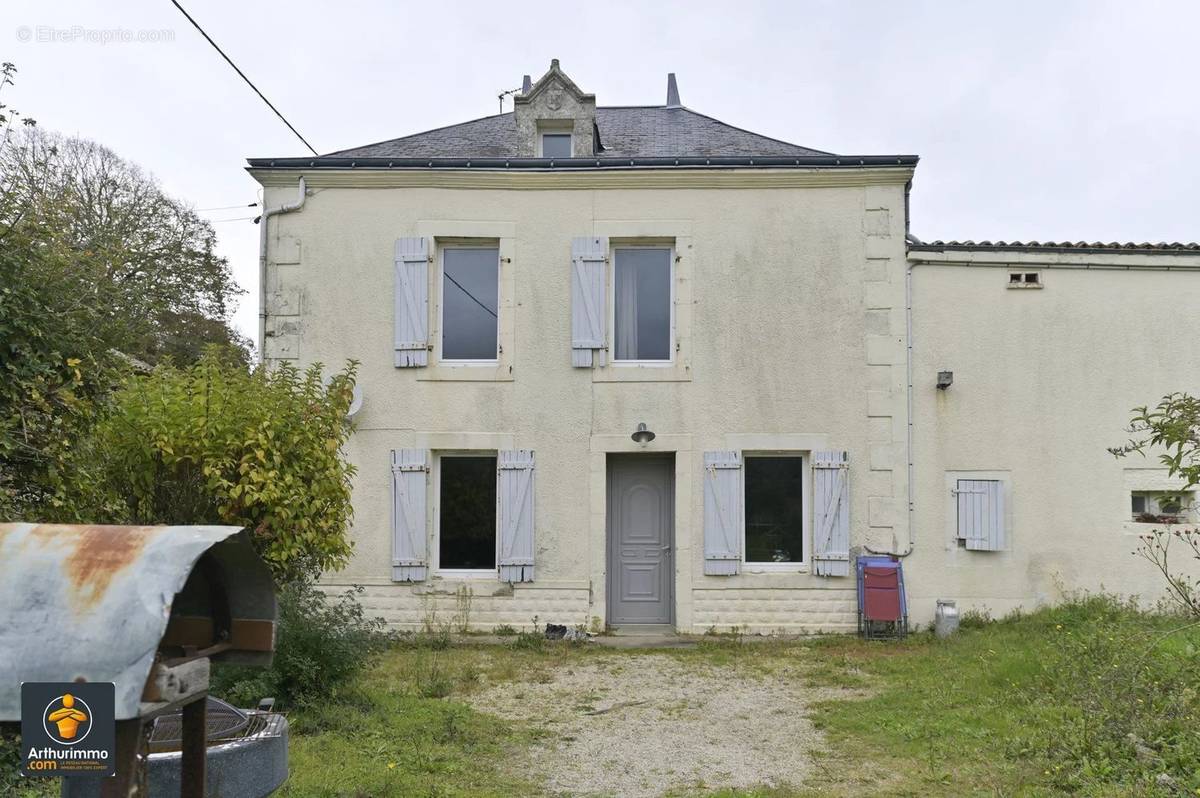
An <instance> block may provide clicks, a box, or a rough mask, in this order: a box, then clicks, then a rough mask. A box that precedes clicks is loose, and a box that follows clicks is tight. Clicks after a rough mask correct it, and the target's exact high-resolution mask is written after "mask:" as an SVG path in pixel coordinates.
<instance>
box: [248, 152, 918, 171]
mask: <svg viewBox="0 0 1200 798" xmlns="http://www.w3.org/2000/svg"><path fill="white" fill-rule="evenodd" d="M917 160H918V158H917V156H916V155H805V156H799V157H795V156H793V157H786V156H762V157H729V156H713V157H708V158H706V157H698V156H689V157H680V158H612V157H606V158H377V157H363V158H348V157H345V156H324V157H317V158H248V159H247V161H246V162H247V163H248V164H250V168H251V169H370V170H375V169H504V170H530V171H595V170H597V169H606V170H609V169H624V170H628V169H638V168H644V169H663V168H675V167H679V168H700V169H703V168H713V167H716V168H721V167H738V168H746V167H753V168H766V169H779V168H784V167H826V168H829V167H832V168H841V169H855V168H861V167H865V166H877V167H878V166H902V167H913V166H916V165H917Z"/></svg>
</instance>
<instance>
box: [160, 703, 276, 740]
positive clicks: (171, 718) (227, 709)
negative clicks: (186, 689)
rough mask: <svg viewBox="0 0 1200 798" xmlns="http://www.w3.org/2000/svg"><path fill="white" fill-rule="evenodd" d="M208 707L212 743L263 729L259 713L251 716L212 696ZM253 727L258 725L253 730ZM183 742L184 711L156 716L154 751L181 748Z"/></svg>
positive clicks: (207, 724) (208, 732)
mask: <svg viewBox="0 0 1200 798" xmlns="http://www.w3.org/2000/svg"><path fill="white" fill-rule="evenodd" d="M205 701H207V703H208V706H207V707H205V712H206V718H205V739H206V740H207V741H208V743H209V744H210V745H211V744H212V743H214V742H224V741H227V740H238V739H241V738H243V737H247V736H249V735H251V734H254V733H255V731H256V730H257V731H261V730H262V728H263V726H264V721H263V720H262V718H261V717H259V716H251V715H248V714H247V713H245V712H243V711H242V710H240V709H238V708H237V707H235V706H231V705H229V704H227V703H225V702H224V701H222V700H221V699H219V698H214V697H212V696H209V697H208V698H207V699H205ZM252 727H255V728H253V729H252ZM182 741H183V714H182V712H173V713H171V714H170V715H160V716H159V717H157V718H155V719H154V726H153V728H152V729H151V731H150V750H151V751H152V752H159V751H178V750H179V749H180V744H181V743H182Z"/></svg>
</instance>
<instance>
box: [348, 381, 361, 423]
mask: <svg viewBox="0 0 1200 798" xmlns="http://www.w3.org/2000/svg"><path fill="white" fill-rule="evenodd" d="M362 403H363V389H362V386H361V385H359V384H358V383H357V382H356V383H354V392H353V393H352V394H351V398H350V409H349V410H347V411H346V420H347V421H353V420H354V417H355V416H356V415H358V411H359V410H362Z"/></svg>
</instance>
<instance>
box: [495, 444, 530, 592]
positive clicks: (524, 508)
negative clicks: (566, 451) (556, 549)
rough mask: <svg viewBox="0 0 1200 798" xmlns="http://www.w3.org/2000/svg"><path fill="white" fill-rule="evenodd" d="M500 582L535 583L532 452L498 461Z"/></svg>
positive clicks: (510, 453) (502, 456)
mask: <svg viewBox="0 0 1200 798" xmlns="http://www.w3.org/2000/svg"><path fill="white" fill-rule="evenodd" d="M496 466H497V475H496V505H497V507H496V517H497V518H499V519H500V562H499V564H500V581H501V582H532V581H533V452H532V451H529V450H528V449H514V450H512V451H502V452H500V453H499V457H498V458H497V460H496Z"/></svg>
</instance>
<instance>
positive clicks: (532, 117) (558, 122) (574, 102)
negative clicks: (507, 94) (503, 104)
mask: <svg viewBox="0 0 1200 798" xmlns="http://www.w3.org/2000/svg"><path fill="white" fill-rule="evenodd" d="M513 111H514V114H515V116H516V123H517V141H518V146H519V148H520V149H519V153H518V154H519V155H521V156H522V157H525V158H535V157H537V156H538V134H539V133H543V132H560V131H561V132H568V131H569V132H570V133H571V148H572V150H573V155H574V157H576V158H589V157H591V156H592V155H594V154H595V143H594V141H595V140H594V135H595V130H596V95H594V94H585V93H583V92H582V91H581V90H580V89H579V87H578V86H576V85H575V83H574V82H573V81H572V80H571V79H570V78H569V77H567V76H566V74H565V73H564V72H563V71H562V69H561V68H559V66H558V59H557V58H556V59H554V60H553V61H551V62H550V70H549V71H548V72H547V73H546V74H545V75H543V76H542V77H541V78H540V79H539V80H538V82H537V83H535V84H534V85H533V87H532V88H531V89H530V90H529V92H528V93H522V94H518V95H517V96H516V97H514V98H513Z"/></svg>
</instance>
